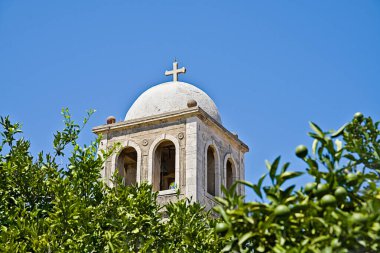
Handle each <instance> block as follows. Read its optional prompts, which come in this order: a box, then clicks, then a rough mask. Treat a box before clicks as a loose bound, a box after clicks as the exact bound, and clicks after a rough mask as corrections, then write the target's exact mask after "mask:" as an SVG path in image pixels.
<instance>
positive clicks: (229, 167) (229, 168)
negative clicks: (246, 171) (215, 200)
mask: <svg viewBox="0 0 380 253" xmlns="http://www.w3.org/2000/svg"><path fill="white" fill-rule="evenodd" d="M234 181H235V176H234V165H233V163H232V161H231V160H230V159H228V160H227V164H226V188H227V189H229V188H230V187H231V185H232V184H233V183H234Z"/></svg>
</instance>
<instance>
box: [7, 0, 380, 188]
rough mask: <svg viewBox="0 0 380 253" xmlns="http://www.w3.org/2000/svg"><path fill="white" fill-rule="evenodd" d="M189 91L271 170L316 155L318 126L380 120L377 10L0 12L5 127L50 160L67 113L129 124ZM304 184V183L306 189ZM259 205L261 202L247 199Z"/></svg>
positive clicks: (87, 6) (203, 6) (151, 7)
mask: <svg viewBox="0 0 380 253" xmlns="http://www.w3.org/2000/svg"><path fill="white" fill-rule="evenodd" d="M175 57H176V58H177V59H178V61H179V65H180V67H182V66H185V67H187V73H186V75H181V76H180V80H181V81H185V82H189V83H192V84H194V85H196V86H198V87H199V88H201V89H203V90H204V91H205V92H207V93H208V94H209V95H210V96H211V97H212V98H213V99H214V101H215V103H216V105H217V106H218V108H219V110H220V113H221V116H222V121H223V123H224V125H225V126H226V127H227V128H228V129H229V130H231V131H233V132H237V133H238V134H239V137H240V138H241V139H242V140H243V141H245V142H246V143H247V144H248V145H249V146H250V148H251V151H250V152H249V153H248V154H247V155H246V178H247V179H248V180H250V181H256V180H257V179H258V177H259V176H261V174H263V173H264V172H266V169H265V165H264V160H265V159H269V160H273V159H274V158H275V157H276V156H277V155H282V157H283V161H291V162H292V168H293V169H297V170H302V169H304V168H305V166H304V165H303V164H302V163H300V162H299V161H298V159H297V158H296V157H295V155H294V148H295V147H296V146H297V145H298V144H301V143H302V144H306V145H307V146H310V145H311V141H310V138H309V137H308V136H307V132H308V131H309V128H308V121H310V120H311V121H314V122H316V123H318V124H319V125H320V126H321V127H322V128H324V129H337V128H339V127H340V126H341V125H342V124H343V123H345V122H346V121H349V120H350V119H351V117H352V115H353V114H354V113H355V112H357V111H361V112H363V113H364V114H365V115H370V116H372V117H373V118H375V119H376V120H380V106H379V105H380V99H379V94H380V2H379V1H224V2H222V1H191V2H190V1H187V2H185V1H126V0H124V1H116V0H115V1H96V0H91V1H38V0H35V1H11V0H2V1H0V96H1V104H0V115H2V116H5V115H10V116H11V118H12V119H13V120H14V121H19V122H22V123H23V130H24V133H25V136H26V137H27V138H28V139H30V140H31V142H32V151H33V152H37V151H39V150H51V147H52V144H51V143H52V139H53V133H54V132H55V131H56V130H58V129H61V128H62V118H61V115H60V111H61V109H62V108H63V107H68V108H70V110H71V112H72V114H73V116H74V118H75V119H76V120H81V119H82V118H83V116H84V115H85V111H86V110H87V109H90V108H93V109H96V110H97V112H96V113H95V114H94V116H93V117H92V119H91V120H90V122H89V124H88V126H87V128H85V130H84V132H83V135H82V137H81V141H82V142H84V143H87V142H89V141H90V140H92V139H93V138H94V135H93V134H92V133H91V128H92V127H93V126H97V125H100V124H103V123H105V119H106V117H107V116H109V115H114V116H116V118H117V120H122V119H124V116H125V114H126V112H127V111H128V108H129V107H130V106H131V105H132V103H133V102H134V100H135V99H136V98H137V97H138V96H139V95H140V94H141V93H142V92H143V91H144V90H146V89H148V88H149V87H151V86H153V85H156V84H158V83H162V82H165V81H168V80H170V77H165V76H164V72H165V70H166V69H170V68H171V66H172V60H173V59H174V58H175ZM301 181H302V180H301ZM249 194H251V193H249Z"/></svg>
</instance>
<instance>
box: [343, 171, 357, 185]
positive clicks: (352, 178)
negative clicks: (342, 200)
mask: <svg viewBox="0 0 380 253" xmlns="http://www.w3.org/2000/svg"><path fill="white" fill-rule="evenodd" d="M346 180H347V183H348V185H355V184H356V183H357V182H358V175H357V174H354V173H349V174H347V175H346Z"/></svg>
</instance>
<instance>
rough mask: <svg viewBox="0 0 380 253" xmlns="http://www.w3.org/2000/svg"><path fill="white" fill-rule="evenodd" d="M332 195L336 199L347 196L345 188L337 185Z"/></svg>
mask: <svg viewBox="0 0 380 253" xmlns="http://www.w3.org/2000/svg"><path fill="white" fill-rule="evenodd" d="M334 195H335V197H337V198H338V199H344V198H345V197H346V196H347V190H346V189H345V188H344V187H342V186H338V187H337V188H336V189H335V192H334Z"/></svg>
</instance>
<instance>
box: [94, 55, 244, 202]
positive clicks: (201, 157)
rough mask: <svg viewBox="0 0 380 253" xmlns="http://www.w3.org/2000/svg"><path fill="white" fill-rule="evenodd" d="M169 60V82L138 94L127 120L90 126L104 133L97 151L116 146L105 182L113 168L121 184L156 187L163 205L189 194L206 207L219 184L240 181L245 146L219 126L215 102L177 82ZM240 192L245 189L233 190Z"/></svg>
mask: <svg viewBox="0 0 380 253" xmlns="http://www.w3.org/2000/svg"><path fill="white" fill-rule="evenodd" d="M185 72H186V69H185V68H180V69H178V63H177V62H176V61H175V62H174V63H173V70H171V71H166V72H165V74H166V75H173V81H171V82H166V83H162V84H158V85H156V86H153V87H151V88H150V89H148V90H147V91H145V92H144V93H143V94H141V95H140V96H139V97H138V98H137V100H136V101H135V102H134V104H133V105H132V106H131V108H130V109H129V111H128V112H127V114H126V116H125V120H124V121H121V122H115V118H114V117H109V118H108V119H107V124H105V125H101V126H97V127H95V128H93V132H94V133H95V134H102V140H101V145H100V149H106V148H107V147H110V146H112V145H114V144H116V143H120V144H121V149H120V150H118V152H116V153H115V154H114V155H113V156H112V157H111V158H109V159H108V160H107V161H106V162H105V165H104V170H103V171H102V176H103V179H104V180H105V181H106V182H107V183H109V184H110V185H111V184H112V182H111V181H110V179H111V177H112V175H113V173H114V172H115V171H116V172H117V173H119V175H120V176H121V177H122V178H123V183H125V184H127V185H129V184H136V183H140V182H143V181H147V182H149V183H151V184H152V186H153V189H154V190H156V191H158V192H159V194H158V201H159V203H161V204H164V203H167V202H168V201H175V200H176V192H177V190H179V191H180V198H184V197H189V198H190V197H191V198H192V200H193V201H198V202H200V203H201V204H203V205H206V208H207V209H209V208H211V207H212V206H214V205H215V200H214V197H215V196H220V195H221V194H222V193H221V186H222V185H224V186H226V187H229V186H230V185H231V184H232V183H233V182H234V181H235V180H237V179H243V180H244V178H245V176H244V173H245V171H244V154H245V153H246V152H248V146H247V145H246V144H244V142H242V141H241V140H239V138H238V136H237V135H236V134H233V133H231V132H230V131H228V130H227V129H226V128H225V127H224V126H223V124H222V121H221V118H220V115H219V112H218V110H217V108H216V105H215V103H214V101H213V100H212V99H211V98H210V97H209V96H208V95H207V94H206V93H205V92H203V91H202V90H200V89H199V88H197V87H195V86H194V85H191V84H188V83H184V82H180V81H178V74H180V73H185ZM237 191H238V192H239V193H240V194H244V188H243V187H240V188H238V189H237Z"/></svg>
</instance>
